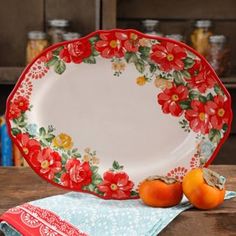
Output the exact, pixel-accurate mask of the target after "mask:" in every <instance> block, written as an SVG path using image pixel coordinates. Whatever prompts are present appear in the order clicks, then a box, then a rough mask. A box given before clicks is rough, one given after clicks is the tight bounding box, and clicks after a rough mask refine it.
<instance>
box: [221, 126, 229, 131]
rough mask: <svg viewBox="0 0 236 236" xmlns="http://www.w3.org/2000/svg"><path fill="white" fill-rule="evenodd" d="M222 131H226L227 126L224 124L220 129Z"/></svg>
mask: <svg viewBox="0 0 236 236" xmlns="http://www.w3.org/2000/svg"><path fill="white" fill-rule="evenodd" d="M222 129H223V130H224V132H225V131H227V129H228V125H227V124H224V125H223V127H222Z"/></svg>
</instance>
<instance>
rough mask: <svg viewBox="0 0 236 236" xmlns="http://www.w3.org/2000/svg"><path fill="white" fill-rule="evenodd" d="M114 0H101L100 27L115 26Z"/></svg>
mask: <svg viewBox="0 0 236 236" xmlns="http://www.w3.org/2000/svg"><path fill="white" fill-rule="evenodd" d="M116 7H117V2H116V0H102V29H114V28H116V21H117V20H116V13H117V9H116Z"/></svg>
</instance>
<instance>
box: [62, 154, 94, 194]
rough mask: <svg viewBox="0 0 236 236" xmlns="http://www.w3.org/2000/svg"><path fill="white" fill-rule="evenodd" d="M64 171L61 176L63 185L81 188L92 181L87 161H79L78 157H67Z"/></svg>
mask: <svg viewBox="0 0 236 236" xmlns="http://www.w3.org/2000/svg"><path fill="white" fill-rule="evenodd" d="M65 168H66V173H63V174H62V176H61V183H62V185H64V186H67V187H68V186H69V187H70V188H73V189H76V190H81V189H82V187H83V186H86V185H88V184H90V183H91V181H92V171H91V169H90V165H89V163H88V162H84V163H81V162H80V160H78V159H74V158H72V159H69V160H68V161H67V163H66V165H65Z"/></svg>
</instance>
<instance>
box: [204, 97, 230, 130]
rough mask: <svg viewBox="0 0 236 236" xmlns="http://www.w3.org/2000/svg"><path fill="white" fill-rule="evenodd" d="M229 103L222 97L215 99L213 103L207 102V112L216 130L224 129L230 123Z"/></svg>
mask: <svg viewBox="0 0 236 236" xmlns="http://www.w3.org/2000/svg"><path fill="white" fill-rule="evenodd" d="M228 108H229V102H228V100H225V98H224V97H223V96H221V95H217V96H215V97H214V98H213V101H207V103H206V111H207V113H208V114H209V115H210V123H211V125H212V127H213V128H214V129H219V130H220V129H222V128H223V125H224V124H228V123H229V119H230V114H229V110H228Z"/></svg>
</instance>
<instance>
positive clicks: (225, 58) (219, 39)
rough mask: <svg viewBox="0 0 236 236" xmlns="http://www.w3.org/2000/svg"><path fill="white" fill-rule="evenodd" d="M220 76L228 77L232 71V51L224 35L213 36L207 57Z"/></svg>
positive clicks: (210, 39)
mask: <svg viewBox="0 0 236 236" xmlns="http://www.w3.org/2000/svg"><path fill="white" fill-rule="evenodd" d="M206 58H207V60H208V62H209V63H210V64H211V66H212V67H213V69H214V70H215V72H216V73H217V75H218V76H226V75H228V74H229V71H230V50H229V48H228V45H227V38H226V37H225V36H224V35H212V36H210V38H209V47H208V52H207V56H206Z"/></svg>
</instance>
